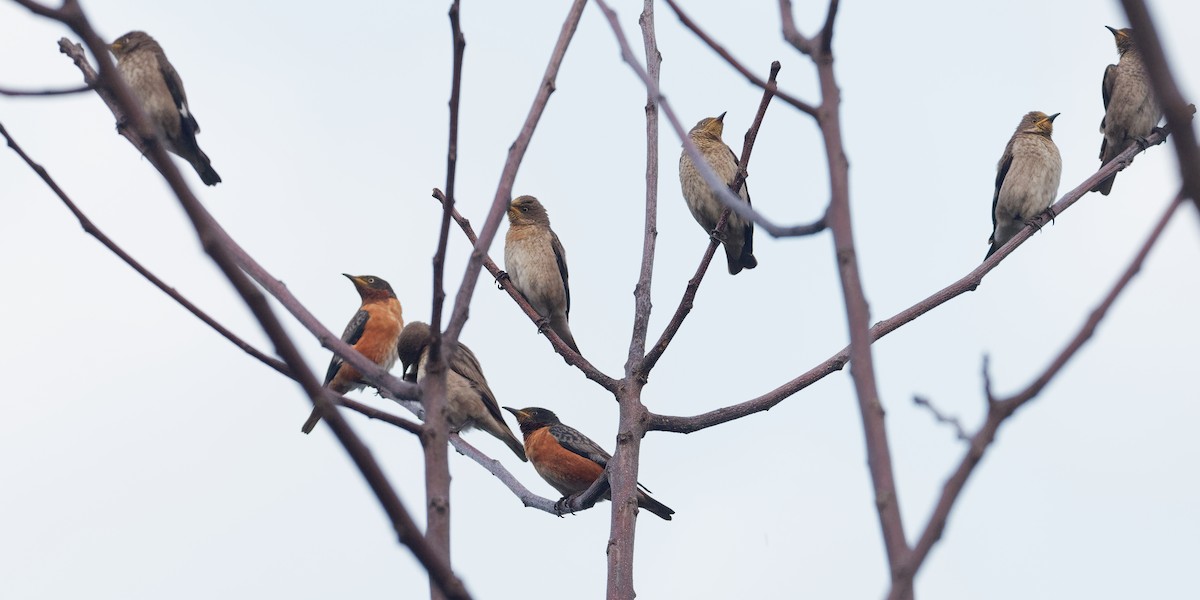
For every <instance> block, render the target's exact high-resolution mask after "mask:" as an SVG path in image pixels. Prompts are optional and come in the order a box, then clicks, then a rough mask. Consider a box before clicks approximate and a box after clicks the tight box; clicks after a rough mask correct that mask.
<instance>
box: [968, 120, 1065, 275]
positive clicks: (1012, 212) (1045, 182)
mask: <svg viewBox="0 0 1200 600" xmlns="http://www.w3.org/2000/svg"><path fill="white" fill-rule="evenodd" d="M1056 117H1058V113H1055V114H1052V115H1049V116H1047V115H1046V113H1043V112H1038V111H1036V110H1035V111H1033V112H1031V113H1027V114H1026V115H1025V116H1024V117H1021V124H1020V125H1017V130H1016V131H1014V132H1013V135H1012V138H1011V139H1009V140H1008V145H1007V146H1005V147H1004V155H1003V156H1001V157H1000V163H999V164H997V165H996V193H995V195H993V196H992V237H990V238H988V243H989V244H991V245H992V247H991V248H990V249H988V253H987V256H985V257H984V259H985V260H986V259H987V257H988V256H991V255H992V253H994V252H995V251H996V250H998V249H1000V247H1001V246H1003V245H1004V244H1005V243H1007V242H1008V240H1011V239H1012V237H1013V236H1014V235H1016V234H1017V232H1018V231H1021V229H1022V228H1023V227H1025V225H1026V223H1029V222H1030V221H1032V219H1033V218H1034V217H1036V216H1037V215H1038V214H1039V213H1041V212H1043V211H1045V210H1046V209H1047V208H1050V205H1051V204H1052V203H1053V202H1054V197H1055V196H1056V195H1057V194H1058V180H1059V178H1060V177H1061V176H1062V158H1061V157H1060V156H1059V154H1058V146H1055V145H1054V140H1052V139H1050V134H1051V133H1053V132H1054V119H1055V118H1056Z"/></svg>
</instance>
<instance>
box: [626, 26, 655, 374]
mask: <svg viewBox="0 0 1200 600" xmlns="http://www.w3.org/2000/svg"><path fill="white" fill-rule="evenodd" d="M653 18H654V15H653V13H650V14H647V13H646V12H645V11H643V12H642V15H641V16H640V17H639V19H638V22H639V23H640V24H641V25H642V27H643V28H644V27H645V26H646V20H647V19H653ZM642 49H643V50H644V51H645V53H646V72H647V73H648V74H649V75H650V78H651V79H653V80H655V81H658V80H659V72H660V70H661V66H662V54H661V53H660V52H659V51H658V40H657V39H656V38H655V36H654V29H653V27H651V28H650V29H649V35H644V36H643V41H642ZM645 110H646V215H645V221H644V225H643V226H642V264H641V266H640V268H639V269H638V281H637V285H635V286H634V288H633V333H632V336H631V337H632V339H631V340H630V342H629V355H628V357H627V358H626V359H625V378H626V379H630V378H633V377H635V371H637V370H638V369H639V368H640V365H641V364H642V362H643V361H642V358H643V357H644V356H645V355H646V337H647V335H649V330H650V312H651V309H652V303H651V301H650V289H651V284H652V281H653V277H654V254H655V248H656V243H657V240H658V145H659V144H658V101H657V100H655V98H654V96H653V94H650V93H649V92H647V93H646V107H645Z"/></svg>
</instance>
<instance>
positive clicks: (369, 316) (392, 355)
mask: <svg viewBox="0 0 1200 600" xmlns="http://www.w3.org/2000/svg"><path fill="white" fill-rule="evenodd" d="M342 275H345V276H346V277H348V278H349V279H350V281H352V282H354V289H356V290H358V295H359V296H360V297H362V306H360V307H359V308H358V312H357V313H355V314H354V318H353V319H350V322H349V323H348V324H347V325H346V331H344V332H342V341H343V342H346V343H347V344H350V345H351V346H353V347H354V349H355V350H358V352H359V353H360V354H362V355H363V356H365V357H367V359H368V360H370V361H371V362H373V363H375V364H377V365H379V366H381V367H383V368H384V369H391V368H392V365H394V364H396V341H397V339H398V338H399V337H400V330H401V329H403V328H404V317H403V315H402V314H401V310H400V301H399V300H397V299H396V293H395V292H393V291H392V286H390V285H388V282H386V281H384V280H383V279H380V278H379V277H375V276H374V275H358V276H354V275H346V274H345V273H342ZM361 378H362V374H361V373H359V372H358V370H357V369H355V368H354V367H352V366H350V365H348V364H346V363H344V362H342V359H341V357H339V356H338V355H336V354H334V355H333V358H331V359H330V360H329V370H328V371H326V372H325V383H324V385H325V387H327V388H329V389H331V390H333V391H334V392H337V393H338V394H345V393H347V392H350V391H352V390H361V389H362V388H363V386H365V385H366V383H364V382H363V381H362V379H361ZM321 414H322V412H321V410H320V409H318V408H314V409H313V411H312V414H310V415H309V416H308V420H307V421H305V422H304V427H302V428H301V431H303V432H304V433H308V432H310V431H312V429H313V427H316V425H317V421H320V420H321Z"/></svg>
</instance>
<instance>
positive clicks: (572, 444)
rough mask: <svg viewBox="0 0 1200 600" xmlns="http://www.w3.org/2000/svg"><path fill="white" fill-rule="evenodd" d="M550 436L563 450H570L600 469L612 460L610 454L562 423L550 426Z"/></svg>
mask: <svg viewBox="0 0 1200 600" xmlns="http://www.w3.org/2000/svg"><path fill="white" fill-rule="evenodd" d="M550 435H552V436H554V439H556V440H558V443H559V444H560V445H561V446H562V447H563V448H566V449H567V450H570V451H571V452H574V453H575V454H578V455H580V456H582V457H584V458H586V459H588V460H590V461H592V462H594V463H596V464H598V465H600V466H602V467H604V466H607V465H608V459H610V458H612V455H611V454H609V453H607V452H605V451H604V448H601V447H600V446H598V445H597V444H596V442H593V441H592V440H591V439H589V438H588V436H586V435H583V434H582V433H579V432H578V431H576V430H575V429H574V428H572V427H568V426H566V425H563V424H562V423H557V424H554V425H551V426H550Z"/></svg>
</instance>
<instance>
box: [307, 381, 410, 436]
mask: <svg viewBox="0 0 1200 600" xmlns="http://www.w3.org/2000/svg"><path fill="white" fill-rule="evenodd" d="M329 401H330V402H332V403H334V404H339V405H341V406H345V407H346V408H349V409H350V410H353V411H355V412H357V413H359V414H362V415H365V416H367V417H368V418H371V419H376V420H379V421H383V422H384V423H390V424H392V425H395V426H396V427H399V428H400V429H403V430H405V431H407V432H409V433H413V434H416V435H421V424H420V423H416V422H414V421H409V420H408V419H405V418H404V417H401V416H398V415H393V414H392V413H389V412H385V411H382V410H379V409H378V408H375V407H373V406H369V405H366V404H363V403H362V402H356V401H354V400H351V399H349V398H346V397H345V396H338V395H337V394H334V393H332V392H330V393H329Z"/></svg>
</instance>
